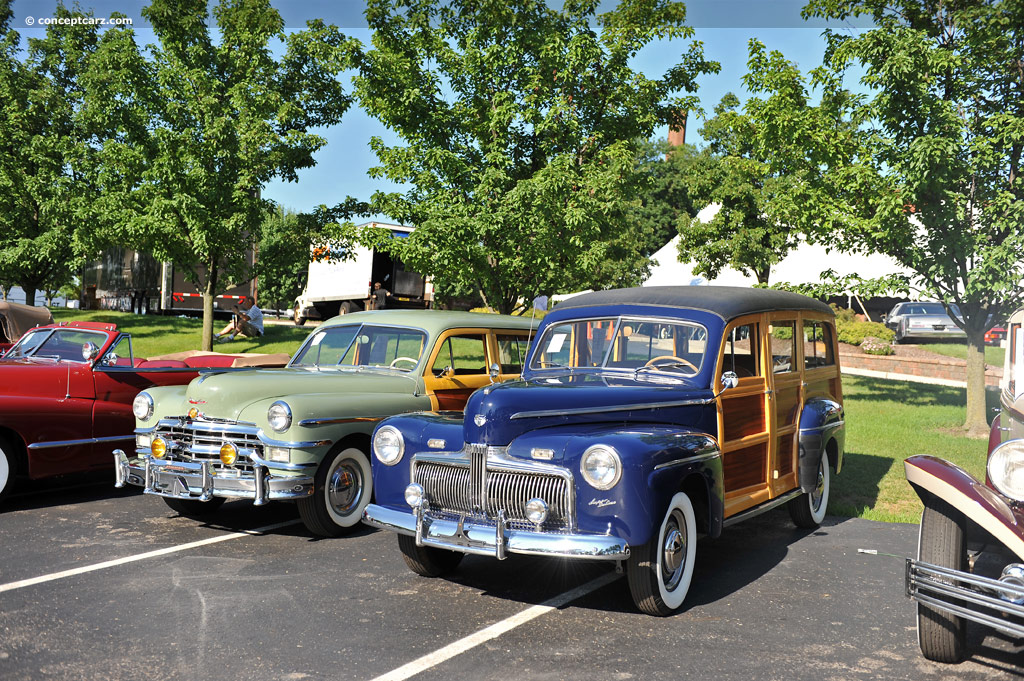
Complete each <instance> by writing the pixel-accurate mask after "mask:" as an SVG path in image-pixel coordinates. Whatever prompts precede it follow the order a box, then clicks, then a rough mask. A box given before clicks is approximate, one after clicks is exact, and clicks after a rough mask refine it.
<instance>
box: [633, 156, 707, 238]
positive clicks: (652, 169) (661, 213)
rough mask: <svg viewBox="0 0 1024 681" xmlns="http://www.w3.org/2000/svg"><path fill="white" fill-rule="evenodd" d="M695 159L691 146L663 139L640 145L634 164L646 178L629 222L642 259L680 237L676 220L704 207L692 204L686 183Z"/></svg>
mask: <svg viewBox="0 0 1024 681" xmlns="http://www.w3.org/2000/svg"><path fill="white" fill-rule="evenodd" d="M698 158H699V154H698V152H697V150H696V148H695V147H694V146H693V145H692V144H683V145H681V146H678V147H672V146H669V144H668V142H667V141H666V140H660V141H658V142H653V141H644V142H642V143H641V144H640V149H639V152H638V155H637V164H638V165H639V170H640V173H641V175H642V176H643V177H645V178H646V188H645V190H644V191H643V192H642V195H641V198H640V204H639V205H638V206H637V207H636V208H635V209H633V211H632V214H631V216H630V219H631V220H632V221H633V224H634V228H635V229H636V230H639V231H640V233H641V235H642V237H641V238H642V239H643V242H644V247H643V254H644V255H645V256H648V257H649V256H651V255H653V254H654V253H655V252H657V251H658V250H660V249H661V248H662V247H664V246H665V244H667V243H668V242H670V241H672V239H673V238H675V236H676V235H677V234H679V220H680V219H681V218H683V217H684V216H689V215H693V214H695V213H696V212H697V211H698V210H699V209H700V208H702V207H703V206H695V205H694V203H693V197H692V196H691V194H690V189H689V186H688V184H687V182H686V179H687V177H688V176H689V175H690V172H691V171H690V168H691V166H692V165H693V164H694V163H695V162H697V160H698Z"/></svg>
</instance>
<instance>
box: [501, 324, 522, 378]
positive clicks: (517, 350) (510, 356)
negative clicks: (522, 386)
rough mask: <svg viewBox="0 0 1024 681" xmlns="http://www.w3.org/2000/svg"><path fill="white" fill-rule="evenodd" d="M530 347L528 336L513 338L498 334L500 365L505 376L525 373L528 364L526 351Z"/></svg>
mask: <svg viewBox="0 0 1024 681" xmlns="http://www.w3.org/2000/svg"><path fill="white" fill-rule="evenodd" d="M529 346H530V337H529V336H528V335H522V336H512V335H509V334H498V364H500V365H501V373H503V374H521V373H523V364H524V363H525V362H526V349H527V348H528V347H529Z"/></svg>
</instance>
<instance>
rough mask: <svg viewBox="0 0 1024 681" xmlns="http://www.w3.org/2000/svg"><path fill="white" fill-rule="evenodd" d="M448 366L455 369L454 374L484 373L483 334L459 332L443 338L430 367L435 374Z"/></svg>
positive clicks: (484, 347)
mask: <svg viewBox="0 0 1024 681" xmlns="http://www.w3.org/2000/svg"><path fill="white" fill-rule="evenodd" d="M449 367H451V368H452V369H453V370H454V371H455V375H456V376H460V375H462V376H465V375H468V374H486V373H487V345H486V343H485V340H484V336H482V335H479V334H465V335H462V334H460V335H458V336H448V338H445V339H444V341H443V342H442V344H441V349H440V350H438V351H437V357H436V358H435V359H434V364H433V366H432V367H431V368H430V369H431V371H433V372H434V375H435V376H437V375H438V374H440V373H441V372H442V371H444V370H445V369H447V368H449Z"/></svg>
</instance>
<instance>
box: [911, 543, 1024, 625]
mask: <svg viewBox="0 0 1024 681" xmlns="http://www.w3.org/2000/svg"><path fill="white" fill-rule="evenodd" d="M905 580H906V589H907V596H908V597H909V598H912V599H914V600H916V601H917V602H919V603H925V604H927V605H929V606H931V607H933V608H935V609H936V610H942V611H945V612H949V613H952V614H954V615H958V616H960V617H963V618H964V619H968V620H971V621H972V622H977V623H979V624H984V625H986V626H989V627H992V628H993V629H997V630H999V631H1002V632H1005V633H1007V634H1011V635H1013V636H1019V637H1024V605H1018V604H1017V603H1013V602H1011V600H1024V587H1020V586H1016V585H1014V584H1007V583H1006V582H1002V581H1000V580H998V579H990V578H988V577H982V576H981V575H974V574H971V573H969V572H961V571H959V570H952V569H950V568H945V567H941V566H938V565H932V564H930V563H922V562H921V561H918V560H914V559H913V558H907V568H906V578H905Z"/></svg>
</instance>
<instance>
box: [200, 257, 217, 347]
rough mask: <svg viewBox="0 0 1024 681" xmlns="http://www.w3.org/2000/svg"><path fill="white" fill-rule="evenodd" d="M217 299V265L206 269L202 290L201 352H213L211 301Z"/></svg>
mask: <svg viewBox="0 0 1024 681" xmlns="http://www.w3.org/2000/svg"><path fill="white" fill-rule="evenodd" d="M216 297H217V265H216V263H215V264H214V265H213V266H209V267H207V270H206V286H205V287H204V288H203V342H202V349H203V350H213V301H214V299H215V298H216Z"/></svg>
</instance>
